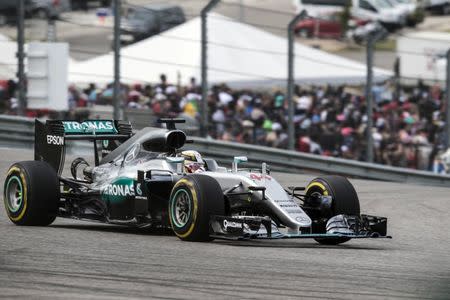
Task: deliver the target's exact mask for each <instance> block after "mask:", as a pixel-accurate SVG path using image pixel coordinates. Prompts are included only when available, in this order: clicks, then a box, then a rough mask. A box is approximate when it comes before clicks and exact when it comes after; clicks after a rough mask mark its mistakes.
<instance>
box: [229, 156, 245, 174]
mask: <svg viewBox="0 0 450 300" xmlns="http://www.w3.org/2000/svg"><path fill="white" fill-rule="evenodd" d="M247 161H248V158H247V156H235V157H234V158H233V164H232V169H233V172H237V170H238V165H239V164H240V163H243V162H247Z"/></svg>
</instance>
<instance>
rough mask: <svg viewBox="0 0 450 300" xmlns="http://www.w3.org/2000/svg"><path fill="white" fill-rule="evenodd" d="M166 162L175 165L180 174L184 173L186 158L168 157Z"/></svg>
mask: <svg viewBox="0 0 450 300" xmlns="http://www.w3.org/2000/svg"><path fill="white" fill-rule="evenodd" d="M166 162H167V163H168V164H170V165H175V168H176V170H177V173H178V174H182V173H183V163H184V157H166Z"/></svg>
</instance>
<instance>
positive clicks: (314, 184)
mask: <svg viewBox="0 0 450 300" xmlns="http://www.w3.org/2000/svg"><path fill="white" fill-rule="evenodd" d="M315 186H316V187H318V188H320V189H321V190H322V191H323V195H324V196H328V190H327V188H326V187H325V185H323V183H321V182H313V183H310V184H309V185H308V186H307V187H306V192H305V193H306V194H307V193H308V191H309V189H310V188H312V187H315Z"/></svg>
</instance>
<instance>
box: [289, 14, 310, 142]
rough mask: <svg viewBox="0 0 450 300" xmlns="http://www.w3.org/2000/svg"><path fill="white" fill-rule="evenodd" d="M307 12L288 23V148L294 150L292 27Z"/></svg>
mask: <svg viewBox="0 0 450 300" xmlns="http://www.w3.org/2000/svg"><path fill="white" fill-rule="evenodd" d="M306 15H307V13H306V11H305V10H303V11H302V12H301V13H299V14H298V15H296V16H295V17H294V18H293V19H292V20H291V21H290V22H289V25H288V82H287V101H288V137H289V143H288V148H289V150H294V148H295V147H294V146H295V141H294V139H295V136H294V103H293V100H292V97H293V94H294V27H295V25H296V24H297V23H298V22H299V21H300V20H302V19H304V18H305V17H306Z"/></svg>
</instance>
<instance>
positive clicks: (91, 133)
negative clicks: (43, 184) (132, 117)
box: [34, 120, 133, 174]
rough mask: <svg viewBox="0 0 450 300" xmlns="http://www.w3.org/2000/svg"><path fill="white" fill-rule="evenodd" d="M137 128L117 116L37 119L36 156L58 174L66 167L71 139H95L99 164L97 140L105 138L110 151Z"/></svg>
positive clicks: (96, 158)
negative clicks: (117, 118)
mask: <svg viewBox="0 0 450 300" xmlns="http://www.w3.org/2000/svg"><path fill="white" fill-rule="evenodd" d="M132 135H133V128H132V127H131V124H130V123H129V122H124V121H115V120H86V121H83V122H77V121H67V120H48V121H46V122H45V123H43V122H41V121H39V120H36V121H35V130H34V159H35V160H39V161H46V162H47V163H48V164H50V165H51V166H52V167H53V168H54V169H55V170H56V172H57V173H58V174H61V172H62V169H63V167H64V159H65V145H66V141H68V140H86V141H92V142H93V146H94V158H95V165H98V164H99V157H98V147H97V141H102V154H103V155H106V154H107V153H109V152H111V151H112V150H114V149H115V148H117V147H118V146H119V144H120V143H123V142H124V141H125V140H127V139H129V138H130V137H131V136H132Z"/></svg>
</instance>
